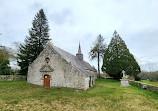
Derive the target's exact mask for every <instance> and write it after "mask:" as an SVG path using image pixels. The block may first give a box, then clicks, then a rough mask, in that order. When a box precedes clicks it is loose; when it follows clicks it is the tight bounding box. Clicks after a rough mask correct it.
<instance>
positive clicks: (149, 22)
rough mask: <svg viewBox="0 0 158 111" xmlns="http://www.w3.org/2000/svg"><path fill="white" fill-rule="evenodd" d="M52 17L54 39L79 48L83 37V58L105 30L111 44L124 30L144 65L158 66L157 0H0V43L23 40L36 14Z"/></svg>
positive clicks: (72, 48) (71, 48) (71, 49)
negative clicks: (112, 38) (40, 12)
mask: <svg viewBox="0 0 158 111" xmlns="http://www.w3.org/2000/svg"><path fill="white" fill-rule="evenodd" d="M41 8H43V9H44V12H45V14H46V16H47V19H48V21H49V27H50V29H51V30H50V38H51V39H52V43H53V44H54V45H56V46H58V47H60V48H62V49H64V50H66V51H68V52H70V53H72V54H74V55H75V54H76V53H77V50H78V44H79V41H80V43H81V49H82V52H83V54H84V59H85V60H86V61H88V62H90V63H91V64H92V65H94V66H97V62H95V61H90V60H89V58H88V52H89V50H90V47H91V46H92V43H93V41H94V40H95V39H96V37H97V36H98V35H99V34H101V35H102V36H103V37H104V38H105V41H106V43H107V44H109V42H110V40H111V37H112V34H113V32H114V30H117V32H118V33H119V34H120V36H121V38H122V39H123V40H124V41H125V43H126V45H127V47H128V48H129V50H130V52H131V53H132V54H133V55H134V56H135V58H136V60H137V62H138V63H139V65H140V66H141V68H142V69H149V66H150V68H151V67H152V69H153V70H158V48H157V44H158V0H0V33H2V35H0V44H1V45H5V46H8V47H13V44H12V43H13V42H14V41H16V42H24V39H25V37H26V36H27V35H28V29H30V28H31V27H32V20H33V18H34V16H35V14H36V13H37V12H38V11H39V10H40V9H41Z"/></svg>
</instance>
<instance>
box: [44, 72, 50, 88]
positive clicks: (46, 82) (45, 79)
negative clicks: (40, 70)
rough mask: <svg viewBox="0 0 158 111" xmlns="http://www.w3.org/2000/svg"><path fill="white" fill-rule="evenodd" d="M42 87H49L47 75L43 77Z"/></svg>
mask: <svg viewBox="0 0 158 111" xmlns="http://www.w3.org/2000/svg"><path fill="white" fill-rule="evenodd" d="M44 87H50V76H49V75H48V74H45V75H44Z"/></svg>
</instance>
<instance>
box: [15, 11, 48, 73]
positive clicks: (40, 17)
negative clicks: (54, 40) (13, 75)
mask: <svg viewBox="0 0 158 111" xmlns="http://www.w3.org/2000/svg"><path fill="white" fill-rule="evenodd" d="M48 40H49V26H48V20H47V18H46V15H45V13H44V11H43V9H41V10H39V12H38V13H37V14H36V15H35V17H34V20H33V22H32V28H31V29H30V30H29V36H27V37H26V39H25V43H24V44H20V46H19V53H18V54H17V56H18V57H17V58H18V64H19V66H20V67H21V70H20V74H22V75H26V74H27V71H28V66H29V64H30V63H32V62H33V61H34V60H35V59H36V58H37V56H38V55H39V54H40V52H41V51H42V50H43V49H44V47H45V45H46V43H47V42H48Z"/></svg>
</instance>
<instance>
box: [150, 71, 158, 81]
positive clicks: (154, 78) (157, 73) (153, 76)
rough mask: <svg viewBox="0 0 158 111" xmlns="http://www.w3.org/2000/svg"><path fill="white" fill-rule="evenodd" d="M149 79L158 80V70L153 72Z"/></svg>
mask: <svg viewBox="0 0 158 111" xmlns="http://www.w3.org/2000/svg"><path fill="white" fill-rule="evenodd" d="M149 80H150V81H151V82H156V81H158V72H153V73H152V74H151V75H150V76H149Z"/></svg>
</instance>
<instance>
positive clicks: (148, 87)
mask: <svg viewBox="0 0 158 111" xmlns="http://www.w3.org/2000/svg"><path fill="white" fill-rule="evenodd" d="M129 84H130V85H135V86H138V87H140V88H142V89H146V90H149V91H152V92H155V93H158V86H156V85H152V84H147V83H142V82H138V81H133V80H130V81H129Z"/></svg>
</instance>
